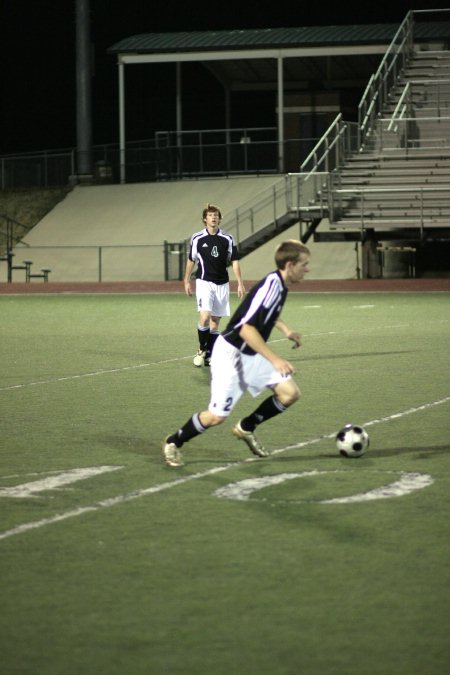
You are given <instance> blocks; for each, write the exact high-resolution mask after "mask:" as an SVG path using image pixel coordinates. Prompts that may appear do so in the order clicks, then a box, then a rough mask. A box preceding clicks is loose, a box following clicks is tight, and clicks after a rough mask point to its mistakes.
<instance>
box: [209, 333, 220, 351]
mask: <svg viewBox="0 0 450 675" xmlns="http://www.w3.org/2000/svg"><path fill="white" fill-rule="evenodd" d="M218 337H219V331H210V333H209V344H208V351H209V353H210V354H211V352H212V350H213V347H214V343H215V341H216V340H217V338H218Z"/></svg>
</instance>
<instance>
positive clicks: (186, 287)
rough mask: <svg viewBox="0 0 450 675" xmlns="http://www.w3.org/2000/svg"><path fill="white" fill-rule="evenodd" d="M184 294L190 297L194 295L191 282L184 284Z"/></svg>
mask: <svg viewBox="0 0 450 675" xmlns="http://www.w3.org/2000/svg"><path fill="white" fill-rule="evenodd" d="M184 292H185V293H186V295H189V296H191V295H192V288H191V282H190V281H185V282H184Z"/></svg>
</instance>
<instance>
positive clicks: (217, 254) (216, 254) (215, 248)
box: [211, 246, 219, 258]
mask: <svg viewBox="0 0 450 675" xmlns="http://www.w3.org/2000/svg"><path fill="white" fill-rule="evenodd" d="M211 255H212V257H213V258H218V257H219V251H218V250H217V246H213V247H212V250H211Z"/></svg>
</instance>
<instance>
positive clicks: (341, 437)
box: [336, 424, 370, 457]
mask: <svg viewBox="0 0 450 675" xmlns="http://www.w3.org/2000/svg"><path fill="white" fill-rule="evenodd" d="M369 444H370V439H369V434H368V433H367V431H366V430H365V429H364V428H363V427H362V426H360V425H359V424H346V425H345V427H342V429H341V430H340V431H339V433H338V434H337V436H336V445H337V449H338V450H339V454H341V455H342V456H343V457H361V455H363V454H364V453H365V451H366V450H367V448H368V447H369Z"/></svg>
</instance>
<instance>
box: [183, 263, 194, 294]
mask: <svg viewBox="0 0 450 675" xmlns="http://www.w3.org/2000/svg"><path fill="white" fill-rule="evenodd" d="M194 265H195V263H194V261H193V260H191V259H190V258H188V259H187V260H186V269H185V272H184V292H185V293H186V295H192V287H191V274H192V270H193V269H194Z"/></svg>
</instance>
